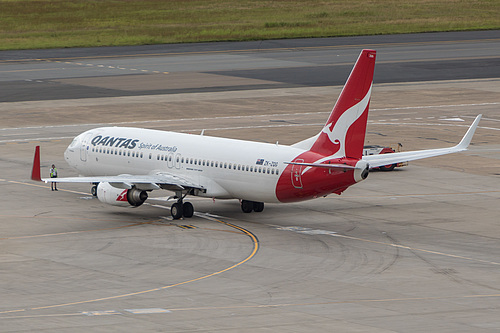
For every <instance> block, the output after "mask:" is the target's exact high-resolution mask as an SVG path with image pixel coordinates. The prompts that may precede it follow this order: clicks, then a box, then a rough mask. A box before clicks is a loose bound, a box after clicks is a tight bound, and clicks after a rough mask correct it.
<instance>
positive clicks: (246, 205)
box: [241, 200, 253, 213]
mask: <svg viewBox="0 0 500 333" xmlns="http://www.w3.org/2000/svg"><path fill="white" fill-rule="evenodd" d="M241 210H242V211H243V213H251V212H252V211H253V201H247V200H242V201H241Z"/></svg>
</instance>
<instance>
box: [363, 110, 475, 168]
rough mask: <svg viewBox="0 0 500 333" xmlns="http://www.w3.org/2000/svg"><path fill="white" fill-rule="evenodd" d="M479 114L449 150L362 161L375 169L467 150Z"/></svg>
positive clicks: (377, 156)
mask: <svg viewBox="0 0 500 333" xmlns="http://www.w3.org/2000/svg"><path fill="white" fill-rule="evenodd" d="M481 116H482V115H481V114H480V115H478V116H477V117H476V119H475V120H474V122H473V123H472V125H471V126H470V127H469V129H468V130H467V133H465V135H464V137H463V138H462V140H461V141H460V143H459V144H457V145H456V146H453V147H449V148H438V149H428V150H417V151H406V152H401V153H393V154H381V155H369V156H363V161H366V162H368V164H369V165H370V168H376V167H380V166H384V165H389V164H394V163H400V162H408V161H414V160H419V159H422V158H428V157H435V156H440V155H446V154H451V153H458V152H460V151H464V150H467V148H468V147H469V144H470V142H471V140H472V137H473V136H474V133H475V132H476V128H477V126H478V124H479V121H480V120H481Z"/></svg>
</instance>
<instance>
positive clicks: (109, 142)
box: [91, 135, 139, 149]
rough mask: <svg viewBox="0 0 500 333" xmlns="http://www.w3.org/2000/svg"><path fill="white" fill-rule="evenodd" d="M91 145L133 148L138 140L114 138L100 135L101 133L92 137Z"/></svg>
mask: <svg viewBox="0 0 500 333" xmlns="http://www.w3.org/2000/svg"><path fill="white" fill-rule="evenodd" d="M91 142H92V145H93V146H97V145H100V146H108V147H116V148H128V149H134V148H135V147H136V145H137V142H139V139H127V138H114V137H110V136H105V137H102V135H98V136H96V137H95V138H93V139H92V141H91Z"/></svg>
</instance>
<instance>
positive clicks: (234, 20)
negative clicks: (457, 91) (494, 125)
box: [0, 0, 500, 50]
mask: <svg viewBox="0 0 500 333" xmlns="http://www.w3.org/2000/svg"><path fill="white" fill-rule="evenodd" d="M485 29H500V0H468V1H467V0H436V1H434V0H413V1H410V0H399V1H396V0H358V1H353V0H351V1H345V0H344V1H342V0H337V1H333V0H328V1H315V0H274V1H271V0H203V1H202V0H144V1H133V0H120V1H113V0H73V1H70V0H56V1H47V0H0V50H7V49H32V48H54V47H81V46H84V47H86V46H105V45H106V46H107V45H141V44H159V43H185V42H208V41H241V40H260V39H278V38H300V37H331V36H352V35H374V34H396V33H414V32H430V31H458V30H485Z"/></svg>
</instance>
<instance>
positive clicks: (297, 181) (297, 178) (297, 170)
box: [291, 159, 304, 188]
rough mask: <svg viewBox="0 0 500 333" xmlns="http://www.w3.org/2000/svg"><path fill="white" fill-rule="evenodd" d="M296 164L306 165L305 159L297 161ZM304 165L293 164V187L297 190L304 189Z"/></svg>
mask: <svg viewBox="0 0 500 333" xmlns="http://www.w3.org/2000/svg"><path fill="white" fill-rule="evenodd" d="M294 162H297V163H304V160H303V159H297V160H295V161H294ZM303 167H304V166H303V165H296V164H292V174H291V175H292V185H293V187H295V188H302V168H303Z"/></svg>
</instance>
